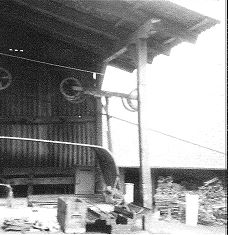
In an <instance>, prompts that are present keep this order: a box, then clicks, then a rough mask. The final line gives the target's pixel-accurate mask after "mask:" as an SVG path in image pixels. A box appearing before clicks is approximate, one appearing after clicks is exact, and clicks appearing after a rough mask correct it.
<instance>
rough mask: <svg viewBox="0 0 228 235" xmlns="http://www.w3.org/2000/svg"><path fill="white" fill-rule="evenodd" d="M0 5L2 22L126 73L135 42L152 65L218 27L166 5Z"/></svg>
mask: <svg viewBox="0 0 228 235" xmlns="http://www.w3.org/2000/svg"><path fill="white" fill-rule="evenodd" d="M0 4H1V7H0V13H1V15H2V16H3V17H4V18H8V19H12V20H16V21H19V22H22V23H24V24H26V25H30V26H32V27H33V28H35V29H36V30H38V31H39V32H41V33H42V32H45V33H48V34H50V35H51V36H54V37H56V38H58V39H60V40H62V41H64V42H67V43H69V44H71V45H72V44H74V45H76V46H77V47H80V48H83V49H86V50H88V51H89V52H93V53H94V54H95V55H97V57H98V58H99V63H105V64H110V65H112V66H115V67H118V68H121V69H124V70H127V71H130V72H132V71H133V70H134V69H135V68H136V67H137V61H136V59H135V58H136V57H135V42H136V40H137V39H138V38H146V39H147V45H148V51H147V53H148V63H151V62H152V60H153V58H154V57H155V56H157V55H159V54H164V55H169V53H170V50H171V48H172V47H174V46H175V45H177V44H179V43H181V42H183V41H186V42H191V43H194V42H195V41H196V40H197V37H198V35H199V34H200V33H201V32H203V31H204V30H206V29H208V28H210V27H212V26H214V25H216V24H217V23H218V21H217V20H214V19H212V18H210V17H207V16H203V15H201V14H198V13H196V12H193V11H191V10H188V9H186V8H184V7H181V6H179V5H176V4H174V3H172V2H170V1H165V0H164V1H159V0H150V1H149V0H148V1H127V0H117V1H104V0H100V1H97V0H94V1H89V0H52V1H46V0H5V1H0Z"/></svg>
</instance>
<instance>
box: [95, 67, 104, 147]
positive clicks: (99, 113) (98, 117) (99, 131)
mask: <svg viewBox="0 0 228 235" xmlns="http://www.w3.org/2000/svg"><path fill="white" fill-rule="evenodd" d="M106 67H107V65H106V64H103V65H102V68H101V69H99V70H100V71H101V73H102V74H104V73H105V70H106ZM96 79H97V88H98V89H101V87H102V83H103V79H104V75H98V76H96ZM96 100H97V102H96V105H97V107H96V112H97V115H96V133H97V134H96V139H97V140H96V144H97V145H100V146H102V144H103V140H102V139H103V138H102V104H101V98H97V99H96Z"/></svg>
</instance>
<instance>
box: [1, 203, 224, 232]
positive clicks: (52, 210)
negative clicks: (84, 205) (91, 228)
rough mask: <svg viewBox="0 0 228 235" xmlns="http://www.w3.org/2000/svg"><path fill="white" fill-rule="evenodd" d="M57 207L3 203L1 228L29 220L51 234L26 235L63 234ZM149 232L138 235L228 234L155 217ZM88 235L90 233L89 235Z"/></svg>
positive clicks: (151, 220)
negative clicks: (4, 223)
mask: <svg viewBox="0 0 228 235" xmlns="http://www.w3.org/2000/svg"><path fill="white" fill-rule="evenodd" d="M56 215H57V207H53V206H49V207H48V206H42V207H41V206H39V207H27V201H26V199H16V200H14V204H13V207H12V208H7V207H6V206H4V204H3V203H0V227H1V226H2V224H3V222H4V220H5V219H8V220H9V219H13V218H16V219H27V220H29V221H39V222H40V223H41V224H42V226H44V227H45V226H48V227H50V228H52V229H51V232H44V231H43V232H42V231H39V230H37V229H35V230H32V231H30V232H26V234H48V233H52V234H53V233H54V234H63V233H62V232H61V231H60V230H59V229H58V223H57V218H56ZM146 229H147V231H138V232H136V234H184V235H188V234H197V235H198V234H214V235H224V234H226V228H225V226H203V225H197V226H187V225H185V224H183V223H180V222H177V221H174V220H171V221H160V220H158V219H157V218H155V217H151V218H150V219H149V220H148V221H147V223H146ZM0 234H21V233H20V232H12V231H10V232H5V231H4V230H3V229H1V228H0ZM87 234H88V233H87Z"/></svg>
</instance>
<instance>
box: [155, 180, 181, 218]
mask: <svg viewBox="0 0 228 235" xmlns="http://www.w3.org/2000/svg"><path fill="white" fill-rule="evenodd" d="M184 191H185V189H184V187H183V186H181V185H179V184H176V183H174V182H173V178H172V177H171V176H169V177H166V178H164V177H159V179H158V187H157V189H156V194H155V196H154V198H155V205H156V208H157V210H159V211H160V214H161V216H162V217H163V218H169V217H173V218H176V219H178V218H179V217H180V211H181V201H184V195H183V193H184Z"/></svg>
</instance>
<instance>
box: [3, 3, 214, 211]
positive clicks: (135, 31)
mask: <svg viewBox="0 0 228 235" xmlns="http://www.w3.org/2000/svg"><path fill="white" fill-rule="evenodd" d="M0 14H1V17H0V20H1V21H0V26H1V27H0V34H1V35H4V34H5V35H7V36H6V37H4V38H2V37H1V36H0V40H1V46H0V48H1V50H0V52H1V55H0V59H1V56H4V55H5V54H9V55H8V56H10V55H15V54H14V53H13V52H9V48H13V47H14V48H16V47H21V48H22V49H23V51H24V53H23V56H24V57H29V56H30V55H31V54H32V56H33V59H40V55H42V53H44V54H45V55H46V58H45V59H47V60H48V61H50V62H53V63H54V62H56V61H58V62H59V61H60V62H62V63H63V64H64V65H68V66H74V67H75V66H77V62H75V63H73V64H72V63H70V62H69V63H68V59H69V57H72V58H74V59H72V61H73V60H74V61H75V60H76V59H75V57H74V56H75V55H77V57H78V58H79V57H81V58H83V60H84V61H85V65H86V66H87V69H88V67H89V68H90V69H89V70H90V71H95V72H97V73H98V78H97V79H96V87H97V88H98V89H99V88H101V84H102V80H103V75H104V71H105V68H106V66H107V65H108V64H109V65H113V66H116V67H118V68H121V69H125V70H127V71H130V72H132V71H133V70H134V69H137V70H138V73H137V77H138V88H137V89H138V94H139V97H138V107H139V111H138V118H139V146H140V147H139V149H140V152H139V157H140V169H141V171H140V172H141V196H142V203H143V206H145V207H149V208H151V207H152V196H151V195H152V187H151V178H150V177H151V174H150V168H149V164H148V158H149V156H148V150H147V138H146V133H145V112H146V110H147V107H146V102H145V99H146V97H145V90H144V89H145V86H146V79H145V74H146V64H147V63H152V61H153V58H154V57H155V56H157V55H159V54H164V55H169V53H170V50H171V48H172V47H174V46H175V45H177V44H179V43H180V42H182V41H187V42H191V43H194V42H195V41H196V40H197V37H198V35H199V34H200V33H201V32H203V31H204V30H206V29H208V28H210V27H212V26H214V25H216V24H217V23H218V21H217V20H214V19H212V18H210V17H206V16H203V15H201V14H198V13H196V12H193V11H190V10H188V9H186V8H183V7H181V6H178V5H176V4H174V3H172V2H170V1H125V0H118V1H103V0H100V1H97V0H95V1H81V0H78V1H74V0H67V1H62V0H53V1H46V0H39V1H37V0H5V1H0ZM25 27H28V28H34V29H35V30H36V31H37V34H41V35H44V37H51V38H53V39H58V40H59V41H61V42H62V43H64V45H65V48H64V50H63V51H61V49H62V46H61V45H62V44H61V43H60V42H59V43H57V44H56V47H52V44H51V42H50V43H49V46H48V44H47V45H44V46H43V47H42V43H40V44H39V43H38V42H37V44H36V45H34V44H33V42H32V40H33V39H34V37H33V39H32V37H31V36H32V35H28V34H26V30H25V29H24V28H25ZM19 31H20V34H19V35H20V38H21V40H17V43H14V40H13V39H14V38H15V35H17V33H18V32H19ZM33 36H34V35H33ZM26 37H31V43H29V44H28V43H27V44H26V42H24V41H23V39H24V38H26ZM67 45H68V46H67ZM80 50H81V52H80V53H81V54H80V53H79V51H80ZM82 50H83V51H82ZM77 53H78V54H77ZM186 56H187V55H186ZM64 58H65V59H64ZM41 59H42V58H41ZM0 62H1V61H0ZM96 109H97V111H98V112H100V111H101V102H100V100H99V99H98V100H97V107H96ZM7 118H8V119H7ZM17 119H18V117H4V116H2V117H1V116H0V120H1V121H3V122H8V121H9V120H11V121H12V120H13V121H15V120H17ZM40 119H42V118H41V117H40ZM40 119H39V120H37V122H41V121H40ZM58 119H59V117H58V118H57V121H58ZM33 121H34V120H31V122H33ZM43 121H45V122H46V121H47V120H46V119H45V120H43ZM96 122H97V136H96V143H97V144H100V145H101V144H102V139H101V136H102V126H101V125H102V123H101V116H99V115H98V116H97V118H96Z"/></svg>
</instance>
